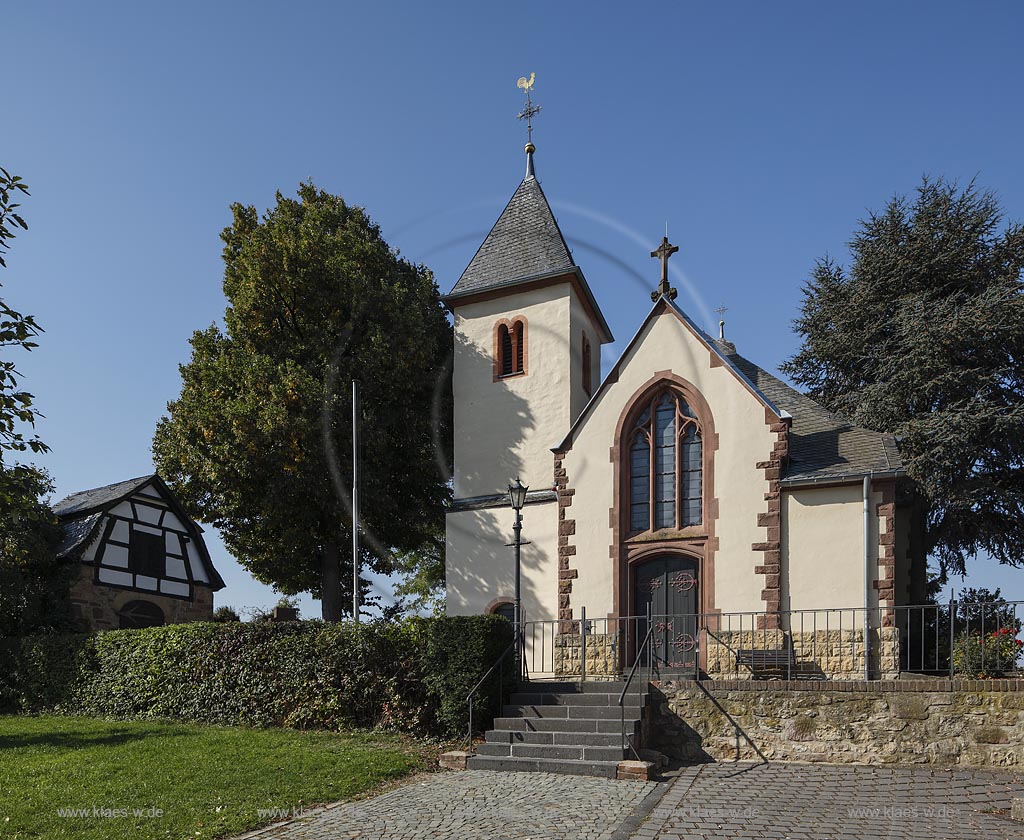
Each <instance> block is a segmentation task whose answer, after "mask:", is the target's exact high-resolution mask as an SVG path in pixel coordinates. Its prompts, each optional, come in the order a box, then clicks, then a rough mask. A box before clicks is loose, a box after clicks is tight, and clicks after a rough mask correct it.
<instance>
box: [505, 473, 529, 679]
mask: <svg viewBox="0 0 1024 840" xmlns="http://www.w3.org/2000/svg"><path fill="white" fill-rule="evenodd" d="M529 489H530V488H529V487H527V486H526V485H524V484H523V482H521V481H520V480H519V479H518V478H517V479H516V482H515V484H509V486H508V500H509V502H511V504H512V509H513V510H514V511H515V512H516V521H515V524H513V525H512V534H513V538H512V545H514V546H515V549H516V597H515V620H514V622H513V625H514V629H515V636H516V673H517V674H518V677H522V675H523V667H522V659H521V657H522V612H521V611H522V605H521V603H520V600H519V595H520V585H519V581H520V570H521V555H522V547H523V540H522V532H523V505H525V504H526V493H527V491H528V490H529ZM518 677H517V678H518Z"/></svg>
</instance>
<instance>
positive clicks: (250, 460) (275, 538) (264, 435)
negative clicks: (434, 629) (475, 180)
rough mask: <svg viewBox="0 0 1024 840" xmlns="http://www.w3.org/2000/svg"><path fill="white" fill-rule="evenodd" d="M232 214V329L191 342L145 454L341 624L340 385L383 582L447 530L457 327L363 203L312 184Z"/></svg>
mask: <svg viewBox="0 0 1024 840" xmlns="http://www.w3.org/2000/svg"><path fill="white" fill-rule="evenodd" d="M232 212H233V214H234V221H233V223H232V225H231V226H230V227H228V228H226V229H225V230H224V232H223V233H222V234H221V237H222V239H223V241H224V252H223V257H224V263H225V270H224V294H225V297H226V298H227V301H228V307H227V310H226V312H225V315H224V328H223V329H221V328H219V327H217V326H211V327H210V328H208V329H206V330H203V331H200V332H196V333H195V334H194V335H193V336H192V339H191V345H192V358H191V361H189V362H188V363H187V364H185V365H183V366H182V367H181V377H182V391H181V396H180V397H179V398H178V399H177V400H175V401H173V402H171V403H170V404H169V405H168V414H167V416H166V417H164V418H163V419H161V420H160V422H159V424H158V427H157V430H156V435H155V438H154V442H153V452H154V455H155V460H156V464H157V468H158V470H159V471H160V472H161V474H162V475H163V476H164V477H165V478H166V479H167V480H168V481H169V482H170V483H171V485H172V486H173V487H174V489H175V492H177V493H178V494H179V495H180V497H181V499H182V500H183V502H184V503H185V505H186V506H187V507H188V508H189V509H190V511H191V513H193V514H194V515H196V516H197V517H198V518H199V519H201V520H202V521H204V522H208V523H210V524H212V525H215V526H216V527H217V528H218V529H220V531H221V534H222V535H223V537H224V541H225V544H226V545H227V547H228V549H229V550H230V551H231V552H232V553H233V554H234V555H235V556H236V557H238V559H239V561H240V562H241V563H242V564H243V565H244V566H245V567H246V568H247V569H248V570H249V571H250V572H251V573H252V574H253V575H254V576H255V577H256V578H258V579H259V580H261V581H264V582H266V583H270V584H272V585H274V586H275V587H276V588H277V589H279V590H280V591H282V592H285V593H289V594H294V593H297V592H300V591H309V592H311V593H312V594H313V595H314V596H317V597H321V598H322V599H323V602H324V617H325V618H328V619H332V620H334V619H337V618H340V615H341V611H342V610H343V609H344V608H345V607H347V606H348V605H349V604H350V603H351V562H350V559H349V554H350V552H348V550H347V547H348V546H349V544H350V541H351V529H352V516H351V505H350V499H349V496H348V487H349V486H350V478H351V470H352V463H351V461H352V459H351V444H350V440H351V431H352V430H351V396H350V392H351V389H350V384H349V383H350V380H352V379H358V380H359V381H360V382H361V389H362V391H361V422H360V428H361V430H362V432H361V433H362V458H361V464H362V468H361V504H360V508H361V514H362V524H363V528H364V529H365V534H364V539H363V540H362V547H363V557H362V562H364V563H365V564H366V565H368V566H369V567H370V568H371V569H373V570H374V571H377V572H383V573H388V572H391V571H392V570H393V568H394V559H393V558H394V555H395V552H398V553H403V552H408V551H417V550H424V548H425V546H429V545H431V544H434V543H436V542H437V538H436V535H437V534H439V533H443V526H442V525H441V523H442V519H443V506H444V503H445V502H446V500H447V498H448V494H449V489H448V483H447V478H446V475H445V473H444V471H443V468H444V467H445V466H446V465H447V461H448V457H449V456H448V455H447V454H439V453H447V452H449V451H450V444H449V443H448V442H447V437H448V436H449V435H450V428H451V424H450V419H449V415H450V411H451V406H450V390H451V389H450V381H449V378H448V366H447V362H448V358H449V356H450V353H451V328H450V326H449V324H448V321H447V318H446V317H445V313H444V310H443V308H442V306H441V303H440V298H439V295H438V290H437V287H436V285H435V283H434V281H433V277H432V275H431V274H430V272H429V271H428V270H427V269H426V268H424V267H423V266H418V265H413V264H412V263H409V262H408V261H406V260H404V259H402V258H401V257H400V256H399V255H398V254H397V253H396V252H395V251H393V250H392V249H391V248H390V247H389V246H388V244H387V243H386V242H385V241H384V239H383V238H382V237H381V235H380V230H379V229H378V227H377V226H376V225H375V224H374V223H373V222H372V221H371V220H370V218H369V217H368V216H367V214H366V213H365V211H364V210H363V209H362V208H359V207H353V206H350V205H348V204H346V203H345V202H344V201H343V200H342V199H341V198H340V197H338V196H333V195H330V194H328V193H326V192H323V191H321V190H318V189H317V188H316V187H314V186H313V185H312V184H310V183H305V184H302V185H301V187H300V189H299V191H298V199H292V198H286V197H284V196H282V195H281V194H280V193H278V195H277V202H276V206H274V207H273V208H271V209H270V210H269V211H268V212H267V213H266V214H265V215H264V216H263V217H262V218H259V217H258V216H257V212H256V209H255V208H253V207H249V206H243V205H241V204H235V205H233V207H232ZM435 550H436V548H435ZM342 557H345V560H342V559H341V558H342ZM346 566H347V568H348V572H347V573H342V572H343V570H344V569H345V567H346Z"/></svg>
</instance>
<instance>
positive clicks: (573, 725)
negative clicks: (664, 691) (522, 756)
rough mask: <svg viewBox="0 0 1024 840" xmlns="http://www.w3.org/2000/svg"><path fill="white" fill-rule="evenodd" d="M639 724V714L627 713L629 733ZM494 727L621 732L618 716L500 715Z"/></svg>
mask: <svg viewBox="0 0 1024 840" xmlns="http://www.w3.org/2000/svg"><path fill="white" fill-rule="evenodd" d="M639 725H640V718H639V716H633V715H626V732H627V734H628V733H635V732H636V731H637V729H638V727H639ZM494 728H495V729H505V730H513V731H516V732H621V726H620V721H619V719H618V718H572V719H569V718H557V717H556V718H537V717H532V718H525V717H500V718H495V719H494Z"/></svg>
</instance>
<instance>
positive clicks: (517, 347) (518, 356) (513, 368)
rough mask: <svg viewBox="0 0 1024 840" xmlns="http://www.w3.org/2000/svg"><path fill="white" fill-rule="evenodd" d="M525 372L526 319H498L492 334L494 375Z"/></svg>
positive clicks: (502, 375) (497, 376)
mask: <svg viewBox="0 0 1024 840" xmlns="http://www.w3.org/2000/svg"><path fill="white" fill-rule="evenodd" d="M525 373H526V319H525V318H523V317H517V318H516V319H515V320H514V321H511V322H509V321H500V322H499V323H498V325H497V326H496V327H495V334H494V377H495V379H496V380H497V379H500V378H502V377H504V376H519V375H521V374H525Z"/></svg>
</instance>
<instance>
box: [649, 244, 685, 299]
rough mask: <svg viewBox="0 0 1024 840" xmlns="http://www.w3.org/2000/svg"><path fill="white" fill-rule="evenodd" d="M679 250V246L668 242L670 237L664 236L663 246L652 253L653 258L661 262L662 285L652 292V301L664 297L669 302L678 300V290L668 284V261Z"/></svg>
mask: <svg viewBox="0 0 1024 840" xmlns="http://www.w3.org/2000/svg"><path fill="white" fill-rule="evenodd" d="M678 250H679V246H678V245H672V244H671V243H670V242H669V241H668V237H667V236H663V237H661V245H659V246H658V247H657V248H656V249H655V250H653V251H651V256H652V257H657V258H658V259H660V260H661V283H659V284H658V289H657V291H654V292H651V300H657V299H658V298H659V297H661V296H662V295H664V296H665V297H666V298H668V299H669V300H675V299H676V294H677V293H676V290H675V289H673V288H672V287H671V286H670V285H669V282H668V259H669V257H671V256H672V255H673V254H674V253H676V251H678Z"/></svg>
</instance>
